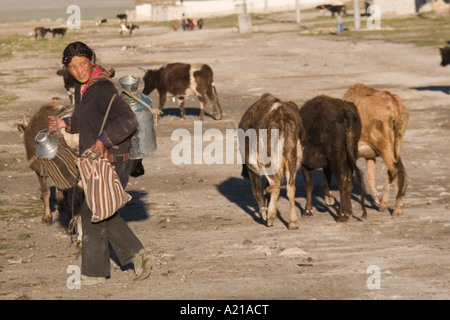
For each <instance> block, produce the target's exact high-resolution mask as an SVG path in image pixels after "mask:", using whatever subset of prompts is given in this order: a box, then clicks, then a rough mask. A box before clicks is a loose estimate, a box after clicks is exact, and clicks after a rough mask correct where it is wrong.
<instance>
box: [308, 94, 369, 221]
mask: <svg viewBox="0 0 450 320" xmlns="http://www.w3.org/2000/svg"><path fill="white" fill-rule="evenodd" d="M300 117H301V121H302V124H303V127H304V132H303V133H302V132H300V134H302V136H300V140H301V144H302V147H303V159H302V166H301V169H302V173H303V177H304V179H305V188H306V206H305V211H306V214H307V215H311V214H312V190H313V187H314V186H313V181H312V179H311V171H312V170H314V169H319V168H323V171H324V175H325V178H326V179H324V183H323V184H322V188H323V192H324V194H325V196H326V197H327V198H328V199H333V200H334V198H333V197H332V196H331V194H330V191H329V184H330V180H331V175H332V174H333V175H334V177H335V179H336V182H337V185H338V188H339V195H340V206H339V213H338V218H337V221H338V222H345V221H347V220H348V217H349V216H352V215H353V214H352V204H351V193H352V189H353V173H355V174H356V177H357V179H358V182H359V187H360V192H361V209H362V216H363V218H365V217H366V216H367V213H366V209H365V207H364V193H365V189H364V180H363V176H362V173H361V171H360V170H359V168H358V167H357V165H356V159H357V157H358V140H359V137H360V135H361V121H360V118H359V115H358V112H357V110H356V107H355V105H354V104H353V103H351V102H347V101H344V100H341V99H336V98H331V97H328V96H318V97H316V98H314V99H312V100H309V101H307V102H306V103H305V104H304V105H303V106H302V107H301V108H300ZM326 202H327V204H330V203H329V202H328V201H326Z"/></svg>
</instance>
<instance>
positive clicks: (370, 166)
mask: <svg viewBox="0 0 450 320" xmlns="http://www.w3.org/2000/svg"><path fill="white" fill-rule="evenodd" d="M375 161H376V160H375V158H367V159H366V163H367V184H368V186H369V190H370V194H371V195H372V198H373V201H374V202H375V204H376V205H380V195H379V194H378V192H377V189H376V187H375Z"/></svg>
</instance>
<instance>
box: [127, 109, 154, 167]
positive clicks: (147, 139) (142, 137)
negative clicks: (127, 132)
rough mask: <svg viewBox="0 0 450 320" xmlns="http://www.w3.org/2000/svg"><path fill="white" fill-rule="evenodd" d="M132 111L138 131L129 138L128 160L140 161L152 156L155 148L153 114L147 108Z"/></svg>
mask: <svg viewBox="0 0 450 320" xmlns="http://www.w3.org/2000/svg"><path fill="white" fill-rule="evenodd" d="M132 109H133V108H132ZM133 111H134V114H135V115H136V120H137V122H138V129H137V131H136V133H135V134H134V135H133V137H132V138H131V148H130V159H142V158H145V157H147V156H149V155H150V154H152V153H153V152H154V151H155V150H156V146H157V145H156V133H155V128H154V120H153V114H152V113H151V112H150V110H148V109H147V108H144V109H141V110H133Z"/></svg>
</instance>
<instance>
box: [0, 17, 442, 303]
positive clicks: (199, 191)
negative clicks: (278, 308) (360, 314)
mask: <svg viewBox="0 0 450 320" xmlns="http://www.w3.org/2000/svg"><path fill="white" fill-rule="evenodd" d="M7 26H8V27H11V26H12V25H7ZM14 27H15V28H16V30H18V32H19V34H22V35H26V34H28V33H29V32H30V30H32V29H33V28H34V25H31V24H22V25H15V26H14ZM264 28H267V29H264ZM282 28H287V27H286V26H281V27H280V26H279V25H272V26H270V27H259V30H262V31H265V30H267V31H278V32H275V33H264V32H260V33H257V32H255V33H253V34H240V33H238V32H237V30H236V29H234V28H229V29H228V28H227V29H215V30H208V29H204V30H201V31H194V32H182V31H178V32H173V31H172V30H170V29H166V28H150V27H145V26H144V27H141V29H140V30H139V31H138V32H136V33H135V34H134V35H133V37H132V38H121V37H119V36H118V32H117V31H118V30H117V29H116V28H112V27H103V28H99V29H94V27H93V26H89V27H86V28H83V29H82V30H80V31H74V32H73V33H72V34H68V35H67V36H66V38H67V39H66V40H67V42H69V41H73V40H74V39H79V40H83V41H86V42H87V43H88V44H89V45H91V46H92V47H93V48H94V49H95V50H96V52H97V56H98V57H99V59H100V61H101V63H102V64H103V65H104V66H113V67H115V68H116V71H117V78H119V77H121V76H124V75H127V74H134V75H142V71H140V70H139V69H138V68H137V67H139V66H142V67H151V66H154V65H158V66H159V65H161V64H163V63H168V62H175V61H183V62H204V63H208V64H210V65H211V66H212V68H213V70H214V72H215V83H216V86H217V89H218V93H219V96H220V99H221V100H220V101H221V105H222V108H223V111H224V118H223V120H222V121H215V120H213V119H212V118H211V117H206V119H205V121H204V122H203V130H206V129H209V128H217V129H219V130H220V132H222V133H223V135H224V136H225V130H226V129H234V128H235V127H236V125H237V123H238V121H239V119H240V117H241V115H242V114H243V112H244V111H245V110H246V108H248V107H249V106H250V105H251V104H252V103H253V102H254V101H255V100H256V99H258V98H259V96H260V95H261V94H262V93H264V92H271V93H273V94H275V95H276V96H278V97H280V98H281V99H283V100H292V101H295V102H296V103H297V104H298V105H301V104H302V103H304V102H305V101H306V100H308V99H310V98H313V97H314V96H315V95H318V94H328V95H331V96H335V97H341V96H342V95H343V94H344V92H345V90H346V88H347V87H348V86H350V85H352V84H353V83H355V82H358V81H359V82H363V83H365V84H367V85H370V86H374V87H376V88H379V89H384V90H390V91H392V92H395V93H397V94H399V95H400V96H401V97H402V99H403V100H404V103H405V105H406V106H407V107H408V108H409V111H410V122H409V125H408V129H407V133H406V138H405V142H404V147H403V162H404V164H405V167H406V169H407V173H408V182H409V187H408V191H407V195H406V197H405V199H404V202H405V210H404V211H405V214H404V216H402V217H393V216H391V215H390V212H379V211H377V209H376V207H375V206H374V205H373V204H371V203H369V209H368V219H367V220H365V221H364V222H361V221H358V220H357V219H351V220H350V221H349V222H348V223H345V224H341V223H336V222H335V220H334V218H333V217H334V213H335V210H336V208H327V207H325V206H324V204H323V202H322V200H321V192H320V188H319V186H318V183H319V179H320V174H319V173H318V174H317V175H316V185H317V187H316V189H317V190H316V193H315V195H316V198H315V208H316V213H315V215H314V216H313V217H302V218H300V220H299V224H300V228H299V230H296V231H290V230H288V229H287V222H286V219H288V202H287V199H286V196H285V193H284V192H283V193H282V197H281V198H280V201H279V202H278V210H279V219H278V220H276V221H275V224H274V226H273V227H271V228H267V227H266V226H265V225H264V223H263V222H262V221H261V219H260V217H259V216H258V214H256V213H255V206H256V202H255V201H254V199H253V196H252V194H251V187H250V184H249V183H248V182H247V181H244V180H242V179H241V178H240V166H239V165H238V164H213V165H208V164H205V163H203V164H191V165H178V166H177V165H174V164H173V163H172V161H171V151H172V149H173V148H174V146H175V145H176V144H177V143H178V141H172V140H171V135H172V132H173V131H174V130H175V129H177V128H186V129H188V130H189V132H191V133H193V129H194V122H195V121H196V120H197V114H198V109H197V106H198V102H197V101H195V100H187V105H188V110H187V112H188V117H187V119H186V120H184V121H183V120H180V119H179V117H178V115H179V110H178V108H177V107H176V104H175V103H173V102H171V101H169V102H168V103H167V104H166V109H165V116H164V117H163V118H162V119H161V122H160V125H159V126H158V127H157V138H158V150H157V151H156V152H155V153H154V154H153V155H151V156H150V157H148V158H146V159H145V160H144V165H145V168H146V174H145V175H144V176H142V177H139V178H131V180H130V184H129V186H128V189H127V190H128V191H129V193H130V194H131V195H132V196H133V200H132V201H131V202H130V203H129V204H128V205H127V206H126V207H125V209H124V210H122V211H121V214H122V215H123V217H124V218H125V219H126V220H127V221H128V223H129V225H130V226H131V228H132V229H133V230H134V231H135V233H136V234H137V235H138V236H139V238H140V239H141V240H142V242H143V244H144V245H145V247H146V248H147V249H149V250H151V253H152V255H153V257H154V271H153V273H152V275H151V277H150V278H149V279H147V280H146V281H143V282H139V283H134V282H133V277H134V274H133V270H132V269H131V268H130V267H129V266H125V267H124V266H118V265H117V264H116V263H115V262H113V263H112V270H111V278H110V279H108V280H107V282H106V284H103V285H99V286H96V287H90V288H81V289H80V290H77V289H72V290H71V289H69V288H68V286H67V280H68V278H69V276H70V275H71V274H69V273H67V269H68V267H69V266H71V265H75V266H80V262H81V261H80V259H81V258H77V256H76V255H74V254H73V253H74V251H75V246H74V244H72V243H71V240H70V236H69V235H68V234H67V233H66V232H65V226H64V223H65V222H66V221H67V217H66V216H65V214H64V213H62V214H59V213H58V212H57V211H56V212H55V214H54V222H53V224H52V225H44V224H42V223H41V221H40V215H41V214H42V206H41V204H40V200H39V185H38V182H37V179H36V177H35V174H34V173H33V172H31V171H30V170H29V169H27V168H26V166H25V163H26V161H25V150H24V147H23V145H22V140H21V137H20V135H19V132H18V131H17V129H16V128H15V124H16V123H18V122H22V114H25V115H26V116H27V117H28V118H29V117H30V116H31V115H32V114H33V113H34V112H36V111H37V110H38V108H39V107H40V106H41V105H42V104H44V103H46V102H47V101H49V100H51V99H52V97H59V98H60V99H61V101H62V102H64V103H67V102H68V99H67V96H66V94H65V90H64V88H63V86H62V79H61V78H60V77H57V76H56V75H55V72H56V70H57V69H58V67H59V61H60V55H61V54H59V53H54V52H46V51H45V50H42V51H41V52H39V54H36V53H34V52H28V51H27V50H22V51H18V52H15V53H14V55H13V56H12V57H7V58H3V59H0V70H1V72H2V75H1V78H0V83H1V87H2V90H3V91H2V94H3V97H4V100H3V101H5V99H6V98H5V95H6V94H8V95H16V96H18V97H19V98H18V99H16V100H12V101H9V100H6V102H3V103H2V105H1V109H0V135H1V140H0V150H1V152H0V162H1V165H2V168H1V170H0V210H1V211H0V230H1V235H0V299H7V300H11V299H168V300H172V299H208V300H209V299H213V300H215V299H255V300H257V299H269V300H272V299H293V300H296V299H448V298H449V297H450V290H449V288H450V283H449V274H450V268H449V262H450V254H449V252H450V248H449V247H450V246H449V235H450V212H449V199H450V185H449V171H448V167H449V165H450V163H449V155H450V149H449V148H448V137H449V132H450V131H449V129H450V123H449V115H450V111H449V109H448V105H449V95H448V94H449V91H450V84H449V80H448V79H449V72H450V69H444V68H442V67H440V66H439V62H440V57H439V53H438V50H437V48H418V47H414V46H410V45H396V44H389V43H384V42H356V41H355V42H347V41H329V40H323V39H318V38H314V37H307V36H301V35H299V33H298V32H291V31H289V30H288V31H287V32H283V30H282ZM7 29H8V28H3V27H2V28H1V29H0V30H3V31H2V32H5V30H7ZM291 29H292V28H291ZM39 41H47V43H50V42H51V41H59V40H52V39H50V38H49V39H47V40H39ZM27 79H28V81H27ZM141 88H142V83H141ZM151 97H152V98H153V100H154V101H155V102H157V95H155V93H153V94H152V95H151ZM191 107H192V108H191ZM209 110H210V111H211V109H209ZM192 141H193V140H192ZM209 144H210V142H206V141H205V142H203V148H202V149H203V150H204V149H205V147H206V146H207V145H209ZM358 164H359V165H360V166H361V167H363V168H365V164H364V162H358ZM377 171H378V173H379V174H378V178H377V179H378V181H377V185H379V186H380V188H382V186H383V182H384V174H385V169H383V165H382V163H381V162H379V164H378V167H377ZM354 200H356V197H355V198H354ZM393 200H394V195H393V194H392V195H391V205H393ZM296 201H297V206H298V214H299V215H300V214H301V212H302V211H303V209H302V208H303V206H304V202H305V194H304V188H303V179H302V176H301V175H300V174H299V175H297V199H296ZM353 205H354V212H355V213H356V215H359V214H360V208H359V206H358V203H357V202H356V201H354V203H353ZM373 266H375V267H373ZM372 268H375V269H372ZM371 270H376V271H379V273H378V274H377V272H374V271H371ZM377 275H379V280H380V287H379V288H374V286H373V285H375V284H376V282H374V277H375V276H377Z"/></svg>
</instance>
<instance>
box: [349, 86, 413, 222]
mask: <svg viewBox="0 0 450 320" xmlns="http://www.w3.org/2000/svg"><path fill="white" fill-rule="evenodd" d="M343 99H344V100H347V101H351V102H353V103H354V104H355V105H356V107H357V109H358V113H359V115H360V117H361V124H362V133H361V138H360V140H359V143H358V156H359V157H363V158H365V159H366V160H367V171H368V173H367V183H368V185H369V189H370V192H371V194H372V197H373V198H374V201H375V202H376V203H377V204H379V208H380V210H385V209H387V208H388V201H389V189H390V185H391V183H392V182H393V181H395V184H396V187H397V197H396V203H395V209H394V215H402V214H403V196H404V195H405V192H406V187H407V185H406V172H405V168H404V166H403V163H402V159H401V157H400V151H401V149H402V143H403V137H404V135H405V131H406V126H407V124H408V119H409V112H408V110H407V109H406V107H405V106H404V105H403V104H402V101H401V99H400V97H399V96H397V95H396V94H391V93H390V92H388V91H380V90H377V89H373V88H369V87H367V86H365V85H363V84H360V83H358V84H356V85H354V86H352V87H350V88H349V89H348V90H347V92H346V93H345V94H344V97H343ZM376 157H382V158H383V160H384V162H385V164H386V166H387V168H388V179H387V183H386V187H385V189H384V194H383V197H382V199H381V203H380V197H379V195H378V192H377V191H376V189H375V158H376Z"/></svg>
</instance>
